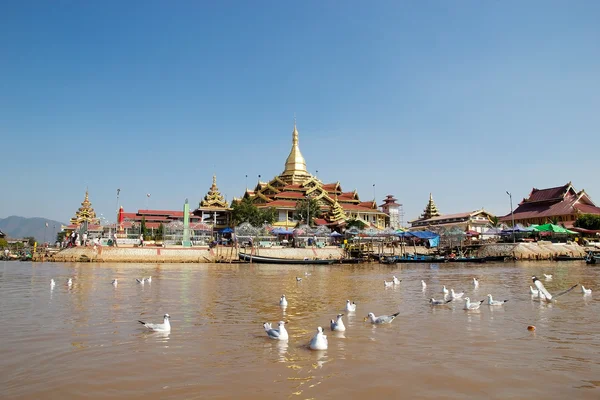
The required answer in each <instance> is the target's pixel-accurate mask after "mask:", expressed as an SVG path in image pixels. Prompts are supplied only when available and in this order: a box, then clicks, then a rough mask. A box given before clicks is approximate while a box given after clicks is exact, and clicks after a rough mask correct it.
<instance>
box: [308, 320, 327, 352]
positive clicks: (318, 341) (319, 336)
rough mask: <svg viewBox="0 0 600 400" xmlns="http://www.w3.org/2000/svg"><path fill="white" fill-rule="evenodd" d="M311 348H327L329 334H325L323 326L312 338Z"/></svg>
mask: <svg viewBox="0 0 600 400" xmlns="http://www.w3.org/2000/svg"><path fill="white" fill-rule="evenodd" d="M309 347H310V349H311V350H327V336H326V335H324V334H323V328H321V327H320V326H319V327H318V328H317V333H316V334H315V336H313V338H312V339H311V340H310V345H309Z"/></svg>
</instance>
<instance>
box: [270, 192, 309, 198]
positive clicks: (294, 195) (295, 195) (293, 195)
mask: <svg viewBox="0 0 600 400" xmlns="http://www.w3.org/2000/svg"><path fill="white" fill-rule="evenodd" d="M273 197H274V198H276V199H278V198H302V197H304V193H303V192H281V193H277V194H276V195H275V196H273Z"/></svg>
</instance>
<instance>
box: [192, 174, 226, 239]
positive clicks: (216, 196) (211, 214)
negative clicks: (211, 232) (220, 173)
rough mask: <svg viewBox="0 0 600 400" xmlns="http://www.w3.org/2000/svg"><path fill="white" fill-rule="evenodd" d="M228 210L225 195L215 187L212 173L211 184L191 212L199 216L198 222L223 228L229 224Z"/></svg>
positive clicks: (214, 177)
mask: <svg viewBox="0 0 600 400" xmlns="http://www.w3.org/2000/svg"><path fill="white" fill-rule="evenodd" d="M230 211H231V208H229V206H228V204H227V201H226V200H225V197H223V195H222V194H221V192H220V191H219V188H218V187H217V176H216V175H213V179H212V185H211V187H210V189H208V193H206V195H205V196H204V198H203V199H202V200H201V201H200V203H199V204H198V208H197V209H195V210H194V212H193V213H192V214H193V215H194V216H197V217H200V222H206V223H209V224H212V226H213V227H217V228H224V227H226V226H228V225H229V219H230Z"/></svg>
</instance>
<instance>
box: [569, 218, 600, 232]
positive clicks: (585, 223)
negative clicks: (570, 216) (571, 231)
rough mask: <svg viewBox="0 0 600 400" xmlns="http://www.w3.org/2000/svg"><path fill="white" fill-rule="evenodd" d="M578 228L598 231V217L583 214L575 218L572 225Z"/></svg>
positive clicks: (599, 220) (599, 228) (599, 227)
mask: <svg viewBox="0 0 600 400" xmlns="http://www.w3.org/2000/svg"><path fill="white" fill-rule="evenodd" d="M574 225H575V226H576V227H578V228H583V229H591V230H594V231H596V230H600V215H594V214H583V215H580V216H578V217H577V220H576V221H575V224H574Z"/></svg>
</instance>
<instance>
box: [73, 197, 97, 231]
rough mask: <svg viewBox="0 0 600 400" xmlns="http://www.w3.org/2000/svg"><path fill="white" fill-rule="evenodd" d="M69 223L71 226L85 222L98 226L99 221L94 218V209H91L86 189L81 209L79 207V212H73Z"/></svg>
mask: <svg viewBox="0 0 600 400" xmlns="http://www.w3.org/2000/svg"><path fill="white" fill-rule="evenodd" d="M69 222H70V223H71V224H72V225H81V224H82V223H84V222H87V223H88V224H99V219H98V218H97V217H96V211H94V208H93V207H92V203H91V202H90V198H89V194H88V191H87V189H86V191H85V198H84V199H83V202H82V203H81V207H79V210H77V211H76V212H75V216H74V217H73V218H71V220H70V221H69Z"/></svg>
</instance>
